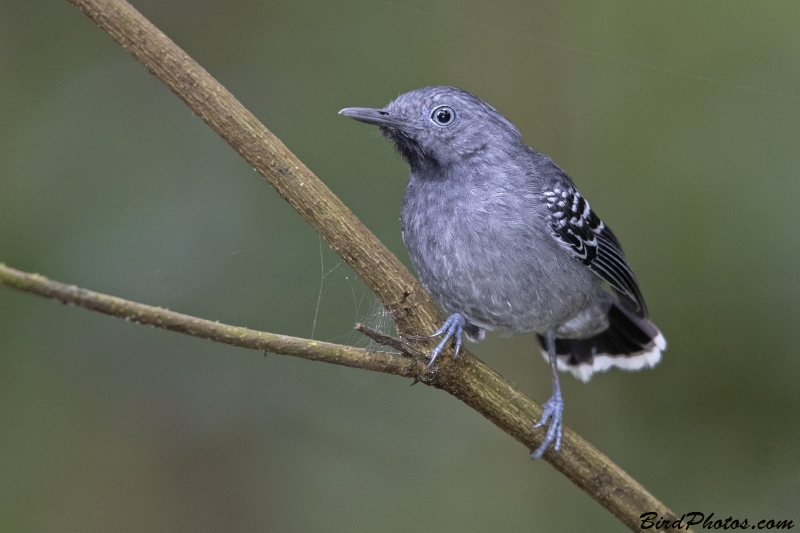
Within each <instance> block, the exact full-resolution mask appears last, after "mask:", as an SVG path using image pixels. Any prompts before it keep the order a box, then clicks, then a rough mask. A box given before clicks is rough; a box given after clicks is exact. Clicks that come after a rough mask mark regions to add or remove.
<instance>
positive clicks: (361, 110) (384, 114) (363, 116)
mask: <svg viewBox="0 0 800 533" xmlns="http://www.w3.org/2000/svg"><path fill="white" fill-rule="evenodd" d="M339 114H340V115H344V116H346V117H350V118H352V119H353V120H357V121H359V122H364V123H365V124H374V125H376V126H381V127H384V128H395V129H398V130H410V129H416V128H415V127H414V126H412V125H411V124H409V123H408V122H406V121H404V120H400V119H398V118H392V116H391V115H390V114H389V112H388V111H384V110H383V109H372V108H369V107H346V108H344V109H342V110H341V111H339Z"/></svg>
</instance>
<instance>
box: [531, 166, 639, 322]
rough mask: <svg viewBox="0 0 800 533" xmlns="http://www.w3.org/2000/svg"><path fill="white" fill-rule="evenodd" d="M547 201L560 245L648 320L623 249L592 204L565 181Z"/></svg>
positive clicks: (553, 189) (550, 192) (546, 194)
mask: <svg viewBox="0 0 800 533" xmlns="http://www.w3.org/2000/svg"><path fill="white" fill-rule="evenodd" d="M543 199H544V201H545V205H546V206H547V209H548V215H547V221H548V222H549V225H550V231H551V233H552V234H553V237H554V238H555V240H556V242H557V243H558V244H559V245H560V246H561V247H562V248H563V249H565V250H566V251H567V252H569V253H570V254H571V255H572V256H573V257H574V258H575V259H577V260H578V261H580V262H582V263H583V264H584V265H586V266H588V267H589V268H591V269H592V270H593V271H594V273H595V274H597V275H598V276H600V278H602V279H603V280H604V281H606V282H607V283H608V284H609V285H611V287H612V288H613V289H614V291H615V292H616V293H617V294H618V295H619V296H620V297H621V298H622V299H623V300H624V302H625V303H626V304H629V305H628V306H626V307H630V310H631V311H633V312H634V313H636V314H637V315H639V316H641V317H642V318H646V317H647V307H646V306H645V303H644V298H643V297H642V293H641V292H640V291H639V285H638V284H637V283H636V276H634V275H633V271H632V270H631V268H630V267H629V266H628V263H627V262H626V261H625V254H624V252H623V251H622V247H621V246H620V245H619V241H617V238H616V237H614V234H613V233H612V232H611V229H609V228H608V226H606V225H605V224H603V221H602V220H600V218H599V217H598V216H597V215H596V214H595V213H594V212H593V211H592V209H591V207H589V202H587V201H586V199H585V198H584V197H583V196H581V194H580V193H579V192H578V190H577V189H576V188H575V187H574V186H573V185H571V184H568V183H563V182H562V183H560V184H558V185H553V186H552V187H551V188H550V190H547V191H545V192H544V193H543Z"/></svg>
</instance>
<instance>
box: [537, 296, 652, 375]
mask: <svg viewBox="0 0 800 533" xmlns="http://www.w3.org/2000/svg"><path fill="white" fill-rule="evenodd" d="M608 322H609V326H608V329H606V330H605V331H602V332H601V333H598V334H596V335H594V336H592V337H588V338H585V339H559V338H556V364H557V365H558V369H559V370H561V371H562V372H563V371H565V370H566V371H569V372H571V373H572V375H573V376H575V377H576V378H578V379H580V380H581V381H583V382H586V381H589V379H590V378H591V377H592V374H594V373H595V372H605V371H606V370H608V369H609V368H611V367H617V368H621V369H623V370H629V371H633V370H640V369H642V368H651V367H653V366H655V365H656V364H657V363H658V362H659V361H660V360H661V352H663V351H664V350H666V348H667V341H666V340H665V339H664V336H663V335H662V334H661V332H660V331H659V330H658V328H657V327H656V326H655V324H653V323H652V322H650V320H648V319H646V318H641V317H638V316H636V315H634V314H632V313H631V312H629V311H627V310H625V309H624V308H622V307H621V306H620V305H618V304H617V303H616V302H614V303H613V304H611V307H609V310H608ZM537 337H538V339H539V345H540V346H541V347H542V355H543V356H544V358H545V360H548V361H549V356H548V354H547V348H546V344H545V340H544V337H543V336H542V335H537Z"/></svg>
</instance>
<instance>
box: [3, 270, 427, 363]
mask: <svg viewBox="0 0 800 533" xmlns="http://www.w3.org/2000/svg"><path fill="white" fill-rule="evenodd" d="M0 285H5V286H7V287H11V288H13V289H18V290H21V291H25V292H30V293H33V294H38V295H39V296H44V297H45V298H50V299H51V300H57V301H59V302H61V303H63V304H68V305H75V306H78V307H84V308H86V309H90V310H92V311H98V312H100V313H105V314H107V315H111V316H116V317H119V318H123V319H125V320H126V321H128V322H136V323H138V324H145V325H148V326H155V327H157V328H161V329H167V330H170V331H177V332H178V333H185V334H186V335H192V336H193V337H200V338H201V339H209V340H212V341H215V342H221V343H225V344H230V345H233V346H239V347H241V348H251V349H253V350H262V351H264V352H272V353H276V354H281V355H292V356H295V357H301V358H303V359H309V360H311V361H322V362H324V363H332V364H335V365H343V366H349V367H353V368H363V369H367V370H374V371H376V372H383V373H385V374H393V375H395V376H403V377H409V378H416V376H417V375H419V374H420V373H421V372H422V371H424V369H425V364H424V362H422V361H418V360H415V359H414V358H413V357H409V356H407V355H403V354H394V353H388V352H379V351H376V350H367V349H364V348H355V347H352V346H344V345H342V344H332V343H329V342H321V341H315V340H311V339H301V338H298V337H290V336H289V335H278V334H275V333H267V332H265V331H255V330H252V329H247V328H241V327H238V326H229V325H227V324H220V323H219V322H213V321H211V320H206V319H203V318H197V317H194V316H191V315H184V314H183V313H176V312H175V311H170V310H169V309H163V308H161V307H153V306H151V305H145V304H142V303H138V302H132V301H130V300H125V299H123V298H118V297H116V296H110V295H108V294H103V293H99V292H94V291H90V290H88V289H82V288H80V287H76V286H75V285H66V284H64V283H59V282H57V281H53V280H50V279H48V278H46V277H44V276H41V275H39V274H30V273H28V272H23V271H21V270H16V269H14V268H11V267H9V266H6V265H4V264H3V263H0Z"/></svg>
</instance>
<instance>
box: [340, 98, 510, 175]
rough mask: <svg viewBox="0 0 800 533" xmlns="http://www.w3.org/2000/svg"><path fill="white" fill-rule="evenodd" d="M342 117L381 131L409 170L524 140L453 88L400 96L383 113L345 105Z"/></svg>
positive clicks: (499, 118)
mask: <svg viewBox="0 0 800 533" xmlns="http://www.w3.org/2000/svg"><path fill="white" fill-rule="evenodd" d="M339 114H340V115H344V116H347V117H350V118H352V119H355V120H358V121H360V122H365V123H367V124H375V125H377V126H379V127H380V129H381V133H383V134H384V135H385V136H386V137H388V138H390V139H392V140H393V141H394V143H395V145H396V146H397V150H398V151H399V152H400V154H402V156H403V157H404V158H405V159H406V161H408V163H409V165H410V166H411V168H412V170H417V169H421V168H430V167H447V166H449V165H453V164H456V163H461V162H465V161H469V160H470V159H471V158H473V157H480V155H481V154H482V153H485V152H486V151H487V150H495V151H496V150H507V149H510V148H511V147H517V146H520V145H522V137H521V135H520V133H519V131H518V130H517V128H515V127H514V125H513V124H511V123H510V122H509V121H508V120H507V119H506V118H505V117H504V116H503V115H501V114H500V113H498V112H497V111H496V110H495V109H494V108H493V107H492V106H490V105H489V104H487V103H486V102H484V101H483V100H481V99H480V98H478V97H477V96H475V95H473V94H470V93H468V92H467V91H464V90H462V89H457V88H455V87H443V86H436V87H425V88H423V89H416V90H414V91H410V92H407V93H405V94H401V95H400V96H398V97H397V99H396V100H394V101H393V102H391V103H390V104H389V105H387V106H386V107H384V108H383V109H372V108H366V107H348V108H346V109H342V110H341V111H339Z"/></svg>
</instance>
